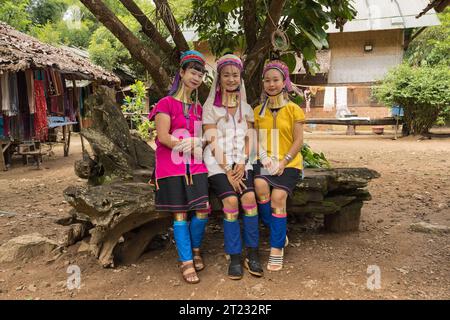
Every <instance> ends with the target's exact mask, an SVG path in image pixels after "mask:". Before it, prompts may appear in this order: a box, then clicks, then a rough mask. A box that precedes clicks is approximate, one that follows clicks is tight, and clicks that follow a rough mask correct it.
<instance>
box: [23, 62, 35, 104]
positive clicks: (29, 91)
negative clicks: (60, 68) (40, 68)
mask: <svg viewBox="0 0 450 320" xmlns="http://www.w3.org/2000/svg"><path fill="white" fill-rule="evenodd" d="M25 77H26V79H27V96H28V109H29V111H30V113H35V112H36V102H35V98H34V79H33V70H31V69H28V70H26V71H25Z"/></svg>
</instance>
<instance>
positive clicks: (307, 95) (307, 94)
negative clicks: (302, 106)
mask: <svg viewBox="0 0 450 320" xmlns="http://www.w3.org/2000/svg"><path fill="white" fill-rule="evenodd" d="M303 96H304V97H305V103H306V112H311V97H312V94H311V90H309V88H307V89H306V90H305V91H304V92H303Z"/></svg>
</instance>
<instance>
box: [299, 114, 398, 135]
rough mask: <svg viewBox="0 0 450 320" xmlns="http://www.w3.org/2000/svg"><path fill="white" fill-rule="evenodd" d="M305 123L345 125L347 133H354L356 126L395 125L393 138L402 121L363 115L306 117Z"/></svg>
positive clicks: (394, 118)
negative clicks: (371, 117)
mask: <svg viewBox="0 0 450 320" xmlns="http://www.w3.org/2000/svg"><path fill="white" fill-rule="evenodd" d="M305 123H306V124H331V125H345V126H347V135H354V134H355V130H356V126H388V125H393V126H395V138H397V130H398V126H399V125H400V124H402V123H403V120H402V119H401V117H386V118H378V119H370V118H365V117H349V118H338V119H336V118H312V119H306V121H305Z"/></svg>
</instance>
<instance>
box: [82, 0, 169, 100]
mask: <svg viewBox="0 0 450 320" xmlns="http://www.w3.org/2000/svg"><path fill="white" fill-rule="evenodd" d="M80 1H81V2H82V3H83V4H84V5H85V6H86V7H87V8H88V9H89V11H91V12H92V13H93V14H94V15H95V17H96V18H97V19H98V20H99V21H100V22H101V23H102V24H103V25H104V26H105V27H106V28H107V29H108V30H109V31H111V33H112V34H113V35H114V36H115V37H116V38H117V39H119V41H120V42H122V43H123V45H124V46H125V47H126V48H127V49H128V51H129V52H130V54H131V55H132V56H133V57H134V58H135V59H136V60H138V61H139V62H140V63H142V65H143V66H144V67H145V68H146V69H147V70H148V72H149V73H150V75H151V77H152V79H153V81H154V82H155V85H156V90H157V93H158V94H159V95H160V96H161V97H163V96H164V95H165V94H166V91H167V90H168V87H169V85H170V78H169V76H168V74H167V72H166V71H165V70H164V68H162V67H161V66H162V63H161V59H160V58H159V57H158V55H156V54H155V53H154V52H153V51H152V50H151V49H150V48H149V47H148V46H146V45H145V44H143V43H142V42H141V41H140V40H139V39H138V38H137V37H136V36H135V35H134V34H133V33H132V32H131V31H130V30H129V29H128V28H127V27H126V26H125V25H124V24H123V23H122V22H121V21H120V20H119V19H118V18H117V17H116V15H115V14H114V13H113V12H112V11H111V10H110V9H109V8H108V7H107V6H106V5H105V4H104V3H103V2H102V1H101V0H80Z"/></svg>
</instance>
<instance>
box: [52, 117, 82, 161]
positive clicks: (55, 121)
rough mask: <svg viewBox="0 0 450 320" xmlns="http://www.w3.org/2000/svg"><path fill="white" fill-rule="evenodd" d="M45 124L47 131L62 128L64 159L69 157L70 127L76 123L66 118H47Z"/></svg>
mask: <svg viewBox="0 0 450 320" xmlns="http://www.w3.org/2000/svg"><path fill="white" fill-rule="evenodd" d="M47 123H48V128H49V129H55V128H58V127H62V129H63V141H64V157H67V156H68V155H69V148H70V133H71V131H72V129H71V128H72V127H71V126H72V125H73V124H77V123H78V122H76V121H70V120H69V119H68V118H67V117H56V116H49V117H47Z"/></svg>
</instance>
